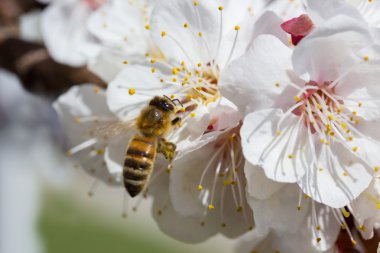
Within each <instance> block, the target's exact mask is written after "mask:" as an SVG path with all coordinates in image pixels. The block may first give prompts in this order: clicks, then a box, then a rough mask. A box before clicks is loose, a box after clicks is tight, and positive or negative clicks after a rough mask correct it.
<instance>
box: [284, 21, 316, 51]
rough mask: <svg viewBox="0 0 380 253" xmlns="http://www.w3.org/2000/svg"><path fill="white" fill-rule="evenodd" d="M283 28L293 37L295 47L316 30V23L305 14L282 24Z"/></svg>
mask: <svg viewBox="0 0 380 253" xmlns="http://www.w3.org/2000/svg"><path fill="white" fill-rule="evenodd" d="M281 28H282V29H283V30H284V31H285V32H287V33H289V34H290V35H291V36H292V43H293V45H297V44H298V42H300V41H301V40H302V39H303V38H304V37H305V36H307V35H308V34H309V33H310V32H311V31H312V30H313V29H314V23H313V21H312V20H311V19H310V18H309V16H308V15H306V14H303V15H301V16H299V17H297V18H293V19H291V20H288V21H286V22H284V23H282V24H281Z"/></svg>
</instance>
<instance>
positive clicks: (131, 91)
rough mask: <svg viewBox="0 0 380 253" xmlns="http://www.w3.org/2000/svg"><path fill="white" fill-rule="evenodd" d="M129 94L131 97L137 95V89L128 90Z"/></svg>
mask: <svg viewBox="0 0 380 253" xmlns="http://www.w3.org/2000/svg"><path fill="white" fill-rule="evenodd" d="M128 93H129V95H131V96H132V95H134V94H135V93H136V89H135V88H130V89H129V90H128Z"/></svg>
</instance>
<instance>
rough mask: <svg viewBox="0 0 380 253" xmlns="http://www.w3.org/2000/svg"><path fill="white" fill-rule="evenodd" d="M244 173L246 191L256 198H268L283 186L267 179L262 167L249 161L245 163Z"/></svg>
mask: <svg viewBox="0 0 380 253" xmlns="http://www.w3.org/2000/svg"><path fill="white" fill-rule="evenodd" d="M244 173H245V176H246V178H247V193H248V194H249V196H250V197H253V198H255V199H258V200H265V199H268V198H270V197H271V196H272V195H273V194H277V192H278V191H279V190H281V189H282V188H283V187H284V186H285V184H283V183H278V182H276V181H273V180H270V179H268V178H267V177H266V176H265V173H264V171H263V169H262V168H260V167H258V166H254V165H252V164H250V163H249V162H246V163H245V166H244Z"/></svg>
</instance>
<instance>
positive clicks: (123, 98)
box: [107, 66, 180, 121]
mask: <svg viewBox="0 0 380 253" xmlns="http://www.w3.org/2000/svg"><path fill="white" fill-rule="evenodd" d="M157 72H159V71H158V70H157ZM157 72H156V73H155V74H152V72H151V71H150V69H149V68H147V67H144V66H128V67H126V68H125V69H124V70H123V71H122V72H120V74H119V75H118V76H117V77H116V78H115V80H114V81H113V82H111V83H110V84H109V86H108V90H107V100H108V106H109V108H110V109H111V111H113V112H114V113H115V114H116V115H118V117H119V118H120V119H122V120H124V121H128V120H132V119H135V118H136V117H137V115H138V114H139V113H140V111H141V109H142V108H143V107H144V106H146V105H147V104H148V102H149V101H150V100H151V99H152V98H153V97H154V96H162V95H165V94H166V95H169V96H170V94H173V93H175V91H176V90H177V89H178V88H179V87H180V84H178V85H170V84H162V83H161V82H160V78H159V75H161V73H157Z"/></svg>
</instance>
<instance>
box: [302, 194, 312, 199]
mask: <svg viewBox="0 0 380 253" xmlns="http://www.w3.org/2000/svg"><path fill="white" fill-rule="evenodd" d="M303 197H304V198H305V199H310V198H311V197H310V196H309V195H307V194H304V195H303Z"/></svg>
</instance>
